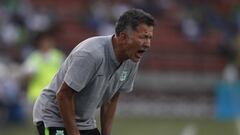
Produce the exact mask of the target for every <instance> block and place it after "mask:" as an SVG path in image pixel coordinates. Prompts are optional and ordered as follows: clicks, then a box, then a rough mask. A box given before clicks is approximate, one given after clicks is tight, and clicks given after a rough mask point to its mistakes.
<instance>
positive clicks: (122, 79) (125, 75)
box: [119, 71, 128, 81]
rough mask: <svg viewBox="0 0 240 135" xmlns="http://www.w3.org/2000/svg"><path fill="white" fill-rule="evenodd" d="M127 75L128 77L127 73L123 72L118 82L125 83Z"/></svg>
mask: <svg viewBox="0 0 240 135" xmlns="http://www.w3.org/2000/svg"><path fill="white" fill-rule="evenodd" d="M127 75H128V72H127V71H123V72H122V74H121V76H120V79H119V80H120V81H125V80H126V79H127Z"/></svg>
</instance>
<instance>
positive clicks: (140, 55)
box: [137, 49, 146, 58]
mask: <svg viewBox="0 0 240 135" xmlns="http://www.w3.org/2000/svg"><path fill="white" fill-rule="evenodd" d="M145 52H146V50H144V49H141V50H138V51H137V57H138V58H140V57H142V55H143V54H144V53H145Z"/></svg>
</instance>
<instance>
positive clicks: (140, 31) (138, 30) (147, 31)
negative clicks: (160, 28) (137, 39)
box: [135, 24, 153, 34]
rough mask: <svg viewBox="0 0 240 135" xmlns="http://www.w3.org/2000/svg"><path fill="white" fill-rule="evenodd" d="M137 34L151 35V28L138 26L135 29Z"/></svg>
mask: <svg viewBox="0 0 240 135" xmlns="http://www.w3.org/2000/svg"><path fill="white" fill-rule="evenodd" d="M135 31H136V33H138V34H144V33H145V34H153V26H148V25H146V24H140V25H138V26H137V27H136V29H135Z"/></svg>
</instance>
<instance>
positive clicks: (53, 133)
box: [37, 121, 101, 135]
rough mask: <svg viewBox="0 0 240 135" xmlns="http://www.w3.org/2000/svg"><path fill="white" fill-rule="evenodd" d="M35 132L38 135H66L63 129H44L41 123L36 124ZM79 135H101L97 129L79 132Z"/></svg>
mask: <svg viewBox="0 0 240 135" xmlns="http://www.w3.org/2000/svg"><path fill="white" fill-rule="evenodd" d="M37 130H38V133H39V135H67V132H66V130H65V128H63V127H49V128H45V127H44V124H43V122H42V121H40V122H38V123H37ZM80 134H81V135H101V134H100V132H99V130H98V129H97V128H95V129H91V130H81V131H80Z"/></svg>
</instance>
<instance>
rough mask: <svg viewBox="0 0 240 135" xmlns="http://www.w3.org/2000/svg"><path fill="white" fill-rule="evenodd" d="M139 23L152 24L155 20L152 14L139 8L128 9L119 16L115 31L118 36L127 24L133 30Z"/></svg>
mask: <svg viewBox="0 0 240 135" xmlns="http://www.w3.org/2000/svg"><path fill="white" fill-rule="evenodd" d="M140 24H146V25H148V26H154V24H155V20H154V18H153V16H152V15H150V14H149V13H147V12H145V11H143V10H141V9H130V10H128V11H126V12H125V13H123V14H122V15H121V16H120V17H119V19H118V21H117V23H116V28H115V32H116V34H117V36H118V35H119V34H120V33H121V32H123V31H125V30H127V29H128V27H129V26H130V28H131V29H133V30H135V29H136V27H137V26H138V25H140Z"/></svg>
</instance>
